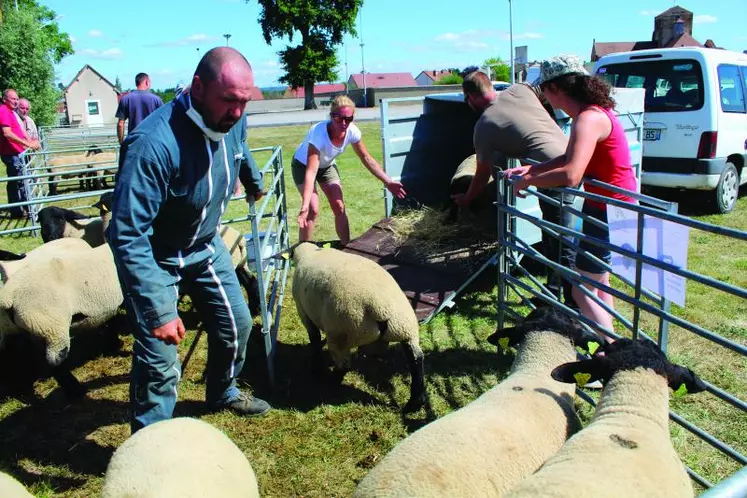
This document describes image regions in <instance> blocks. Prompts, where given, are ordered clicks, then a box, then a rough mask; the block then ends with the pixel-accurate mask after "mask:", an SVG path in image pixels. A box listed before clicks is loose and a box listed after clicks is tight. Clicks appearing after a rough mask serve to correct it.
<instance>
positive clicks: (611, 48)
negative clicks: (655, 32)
mask: <svg viewBox="0 0 747 498" xmlns="http://www.w3.org/2000/svg"><path fill="white" fill-rule="evenodd" d="M647 48H656V42H653V41H637V42H596V43H594V47H593V48H592V54H591V58H592V61H595V60H597V59H599V58H600V57H603V56H605V55H609V54H616V53H618V52H630V51H631V50H645V49H647ZM594 56H596V58H595V57H594Z"/></svg>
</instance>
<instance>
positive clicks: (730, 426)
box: [0, 123, 747, 497]
mask: <svg viewBox="0 0 747 498" xmlns="http://www.w3.org/2000/svg"><path fill="white" fill-rule="evenodd" d="M360 127H361V129H362V131H363V136H364V139H365V141H366V145H367V147H368V149H369V150H370V151H371V152H372V154H373V155H374V156H375V157H376V158H377V159H379V160H380V159H381V146H380V129H379V124H378V123H363V124H361V125H360ZM306 129H307V127H306V126H302V127H282V128H263V129H258V130H253V131H250V145H251V146H252V147H260V146H267V145H281V146H282V147H283V158H284V162H285V164H286V165H289V164H290V160H291V158H292V154H293V151H294V149H295V147H296V145H297V144H298V143H299V142H300V140H301V139H302V138H303V136H304V134H305V132H306ZM266 157H267V154H266V153H261V154H258V155H257V160H258V162H259V163H262V162H263V161H264V160H266ZM339 165H340V170H341V175H342V179H343V185H344V189H345V199H346V204H347V210H348V213H349V216H350V222H351V232H352V236H353V237H356V236H358V235H360V234H361V233H363V232H364V231H365V230H367V229H368V227H370V226H371V225H372V224H373V223H374V222H376V221H378V220H379V219H380V218H382V217H383V198H382V189H381V184H380V183H379V182H378V181H377V180H376V179H375V178H373V177H372V176H371V175H370V174H368V172H367V171H366V170H365V168H364V167H363V166H362V165H361V164H360V162H359V161H358V159H357V157H356V156H355V155H354V153H353V152H352V151H347V152H346V153H345V154H344V156H343V157H342V159H341V160H339ZM286 181H287V185H288V189H287V194H288V209H289V213H290V217H289V221H290V226H291V236H292V240H295V239H296V234H297V225H296V222H295V216H296V213H297V212H298V206H299V200H300V196H299V195H298V193H297V191H296V190H295V188H294V187H292V180H291V178H290V172H288V175H287V177H286ZM0 196H2V197H0V199H3V198H4V192H2V193H1V194H0ZM690 204H692V203H690ZM244 209H245V208H244V206H242V204H241V203H240V202H237V203H234V204H233V206H232V208H231V210H232V212H231V213H229V214H230V215H234V214H240V213H242V212H243V210H244ZM687 209H690V211H691V213H692V214H694V215H697V216H698V218H701V219H704V220H706V221H709V222H712V223H718V224H722V225H725V226H730V227H733V228H738V229H741V230H747V198H742V199H741V200H740V201H739V204H738V207H737V209H736V210H735V211H734V212H733V213H731V214H729V215H725V216H705V215H700V214H698V213H697V212H696V211H695V210H693V209H694V208H687ZM2 223H5V221H4V220H3V222H2ZM0 226H2V225H0ZM318 227H319V229H318V232H317V237H316V238H318V239H320V240H321V239H331V238H335V235H334V226H333V221H332V217H331V215H330V210H329V206H327V205H326V204H323V205H322V215H321V217H320V219H319V222H318ZM39 242H40V240H39V239H34V238H32V237H28V236H15V237H5V238H1V239H0V246H1V247H2V248H3V249H6V250H12V251H18V252H22V251H26V250H28V249H30V248H32V247H34V246H35V245H37V244H38V243H39ZM688 264H689V268H690V269H692V270H694V271H697V272H700V273H703V274H705V275H709V276H711V277H713V278H717V279H719V280H722V281H726V282H730V283H732V284H734V285H738V286H740V287H743V288H744V287H747V244H745V243H741V242H735V241H731V240H727V239H724V238H723V237H718V236H715V235H710V234H705V233H697V232H694V233H692V234H691V236H690V251H689V263H688ZM495 298H496V295H495V292H493V293H472V294H468V295H465V296H464V297H463V298H462V299H460V300H459V302H458V304H457V306H456V307H455V309H454V310H452V311H449V312H444V313H442V314H440V315H438V316H437V317H436V318H435V319H434V320H432V321H431V322H429V323H428V324H426V325H423V326H422V328H421V344H422V346H423V350H424V351H425V354H426V359H425V365H426V367H425V368H426V383H427V388H428V395H429V397H430V401H431V408H430V409H429V410H421V411H420V412H417V413H415V414H412V415H410V416H403V415H402V414H401V412H400V408H401V407H402V406H404V404H405V402H406V401H407V398H408V395H409V374H408V370H407V366H406V363H405V358H404V355H403V354H402V353H401V352H400V350H399V349H396V348H394V347H392V348H390V350H389V352H388V354H387V355H385V356H381V357H377V356H368V355H358V356H357V357H356V358H355V359H354V362H353V371H352V372H351V373H349V374H348V375H347V376H346V378H345V382H344V384H343V385H342V386H341V387H339V388H329V387H325V386H324V385H322V384H319V383H318V382H315V380H314V379H313V377H311V376H310V375H309V373H310V358H311V355H310V351H309V347H308V338H307V336H306V332H305V330H304V329H303V327H302V326H301V324H300V322H299V320H298V317H297V314H296V310H295V306H294V305H293V301H292V297H291V296H290V292H288V294H287V295H286V305H285V308H284V312H283V317H282V321H281V326H280V333H279V343H278V349H277V358H276V372H277V377H278V381H279V389H277V390H275V391H272V390H270V388H269V386H268V383H267V374H266V369H265V364H264V357H263V353H262V348H261V347H260V345H259V342H255V341H253V340H250V346H249V352H248V359H247V363H246V368H245V370H244V372H243V381H244V382H245V384H246V385H247V386H251V389H252V390H253V392H254V393H255V394H256V395H258V396H260V397H262V398H265V399H267V400H268V401H270V403H271V404H272V405H273V407H274V408H275V409H274V410H273V411H272V412H271V413H270V414H269V415H267V416H266V417H264V418H262V419H258V420H247V419H243V418H240V417H236V416H234V415H231V414H228V413H221V414H207V413H205V412H204V410H203V405H202V401H203V399H204V384H202V383H201V382H200V377H201V374H202V371H203V368H204V364H205V358H206V345H205V342H204V341H203V342H201V344H200V346H199V348H198V349H197V352H196V353H195V357H194V359H193V361H192V362H191V363H190V365H189V367H188V369H187V370H186V372H185V375H184V378H183V379H182V382H181V384H180V386H179V403H178V404H177V408H176V414H175V415H177V416H196V417H200V418H202V419H203V420H205V421H207V422H210V423H212V424H214V425H215V426H217V427H219V428H220V429H222V430H223V431H225V432H226V434H228V436H229V437H231V438H232V439H233V441H234V442H236V444H237V445H238V446H239V447H240V448H241V449H242V450H243V451H244V452H245V453H246V455H247V456H248V458H249V459H250V461H251V463H252V466H253V467H254V470H255V472H256V474H257V477H258V480H259V484H260V488H261V494H262V496H267V497H276V496H277V497H286V496H305V497H311V496H347V495H350V493H351V491H352V490H353V489H354V487H355V485H356V483H357V482H358V481H359V480H360V479H361V478H362V477H363V476H364V475H365V474H366V472H367V471H368V470H369V469H370V468H371V467H372V465H374V464H375V462H376V461H377V460H378V459H380V458H381V457H382V456H383V455H385V454H386V453H387V452H388V451H389V450H390V449H391V448H392V447H393V446H394V445H395V444H396V443H397V442H398V441H400V440H401V439H402V438H404V437H405V436H407V434H408V433H410V432H412V431H413V430H415V429H417V428H419V427H421V426H422V425H423V424H425V423H427V422H429V421H431V420H433V419H435V418H436V417H440V416H443V415H444V414H446V413H448V412H450V411H452V410H455V409H457V408H459V407H461V406H463V405H465V404H466V403H468V402H470V401H471V400H473V399H474V398H476V397H477V396H479V395H480V394H481V393H483V392H484V391H486V390H488V389H490V388H491V387H492V386H494V385H495V384H496V382H497V381H498V380H500V379H501V378H503V377H504V376H505V375H506V374H507V371H508V368H509V367H510V364H511V361H512V357H511V356H504V355H500V354H496V352H495V348H494V347H491V346H490V345H489V344H488V343H487V342H486V340H485V339H486V337H487V336H488V335H489V334H490V333H491V332H492V331H493V329H494V327H495ZM512 300H516V296H512ZM618 308H619V309H622V310H624V312H625V315H626V316H628V317H630V316H632V311H631V309H630V308H629V307H628V306H625V305H623V304H622V303H619V306H618ZM674 312H675V313H676V314H677V315H680V316H683V317H685V318H687V319H688V320H691V321H693V322H695V323H697V324H699V325H701V326H703V327H705V328H708V329H710V330H713V331H715V332H717V333H719V334H722V335H724V336H726V337H729V338H731V339H733V340H735V341H738V342H740V343H741V344H747V319H745V317H746V316H747V302H745V300H743V299H739V298H735V297H730V296H727V295H724V294H723V293H721V292H718V291H714V290H713V289H709V288H707V287H705V286H702V285H700V284H693V283H689V284H688V295H687V306H686V308H684V309H680V308H678V307H674ZM184 318H185V324H187V326H188V329H189V332H188V336H187V340H186V341H185V342H184V343H183V345H182V346H180V354H181V355H183V354H184V353H185V352H186V350H187V348H188V347H189V345H190V343H191V341H192V340H193V337H194V332H195V329H196V328H197V325H198V324H197V318H196V316H194V314H193V313H192V312H191V311H190V310H188V309H187V310H185V313H184ZM643 320H644V329H645V330H646V331H647V332H649V333H652V335H655V334H653V333H654V332H655V330H656V326H655V323H654V320H653V319H652V317H648V316H644V317H643ZM618 331H622V327H619V328H618ZM100 343H101V341H100V340H99V339H98V337H97V336H96V335H90V336H89V335H86V336H80V337H78V338H77V339H76V340H75V341H74V343H73V353H72V355H73V357H72V360H73V362H74V364H75V365H76V369H75V370H74V373H75V375H76V376H77V377H78V379H80V380H81V381H82V382H83V383H84V384H85V385H86V387H87V388H88V389H89V396H88V398H87V399H85V400H83V401H81V402H75V403H70V402H68V401H67V400H66V399H65V397H64V396H63V395H62V393H61V391H60V390H59V388H58V386H57V384H56V382H55V381H54V380H51V379H42V380H39V381H38V382H36V384H35V393H36V399H32V400H27V399H23V400H22V399H17V398H13V397H6V398H2V399H0V470H3V471H6V472H9V473H11V474H12V475H14V476H16V477H17V478H19V479H20V480H22V481H23V482H24V483H25V484H26V485H28V486H29V488H30V489H31V491H32V492H34V493H35V494H36V495H37V496H45V497H46V496H66V497H91V496H95V495H96V493H97V492H98V490H99V489H100V486H101V483H102V480H103V474H104V471H105V469H106V465H107V463H108V459H109V457H110V456H111V453H112V452H113V451H114V449H116V447H117V446H118V445H119V444H121V443H122V442H123V441H124V440H125V439H126V438H127V436H128V434H129V427H128V423H127V420H128V418H127V417H128V415H127V399H128V375H129V367H130V360H129V356H128V354H129V351H130V348H131V344H132V341H131V338H130V337H129V336H128V337H125V345H124V347H123V350H122V352H121V354H114V355H112V354H105V353H103V352H102V351H103V348H102V347H101V344H100ZM670 351H671V357H672V358H673V359H674V360H675V361H677V362H681V363H683V364H685V365H687V366H689V367H691V368H692V369H693V370H694V371H695V372H696V373H698V374H700V375H701V376H703V378H705V379H707V380H709V381H710V382H713V383H714V384H716V385H717V386H719V387H721V388H722V389H725V390H727V391H729V392H731V393H733V394H735V395H737V396H738V397H739V398H741V399H743V400H744V399H747V359H745V358H744V357H740V356H738V355H735V354H732V353H730V352H729V351H727V350H725V349H724V348H721V347H719V346H716V345H713V344H711V343H709V342H708V341H705V340H703V339H700V338H698V337H696V336H694V335H693V334H691V333H689V332H684V331H681V330H679V329H678V328H677V327H672V330H671V332H670ZM0 361H2V360H1V359H0ZM1 384H2V379H0V385H1ZM672 407H673V409H675V410H676V411H677V412H678V413H680V414H682V415H683V416H684V417H685V418H687V419H688V420H690V421H691V422H694V423H696V424H697V425H699V426H701V427H703V428H705V429H706V430H708V431H710V432H712V433H713V434H714V435H715V436H717V437H719V438H720V439H722V440H723V441H725V442H727V443H728V444H730V445H732V446H733V447H734V448H735V449H737V450H738V451H740V452H741V453H743V454H745V453H747V438H745V436H744V435H745V434H747V417H746V416H745V414H744V413H743V412H740V411H738V410H736V409H733V408H730V407H729V406H728V405H726V404H725V403H724V402H722V401H720V400H718V399H716V398H715V397H713V396H711V395H709V394H707V393H703V394H698V395H692V396H689V397H684V398H681V399H676V400H673V401H672ZM579 410H580V411H581V413H582V414H583V415H584V417H585V418H587V419H588V416H589V414H590V413H591V410H590V409H589V408H588V406H587V405H584V404H581V403H579ZM672 435H673V441H674V444H675V446H676V447H677V449H678V451H679V453H680V455H681V456H682V457H683V459H684V460H685V462H686V463H688V464H689V465H690V466H692V467H693V468H694V469H695V470H696V471H697V472H699V473H700V474H702V475H703V476H704V477H706V478H707V479H710V480H711V481H714V482H717V481H719V480H720V479H722V478H723V477H725V476H728V475H730V474H732V473H733V472H734V471H735V470H737V468H738V466H737V465H736V464H735V463H733V462H732V461H730V460H728V459H726V458H724V457H722V456H721V455H720V454H719V453H718V452H716V451H715V450H713V449H712V448H711V447H710V446H709V445H707V444H705V443H703V442H701V441H700V440H698V439H697V438H695V437H694V436H692V435H691V434H690V433H689V432H687V431H685V430H683V429H681V428H680V427H679V426H675V425H672ZM588 471H589V472H593V473H594V474H596V475H599V476H601V475H602V473H603V469H588Z"/></svg>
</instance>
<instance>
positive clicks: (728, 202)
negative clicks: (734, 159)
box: [716, 163, 739, 213]
mask: <svg viewBox="0 0 747 498" xmlns="http://www.w3.org/2000/svg"><path fill="white" fill-rule="evenodd" d="M738 195H739V173H737V168H735V167H734V165H733V164H731V163H726V167H725V168H724V171H723V172H722V173H721V178H719V181H718V187H716V206H717V208H718V212H719V213H729V212H731V211H732V210H733V209H734V206H736V205H737V196H738Z"/></svg>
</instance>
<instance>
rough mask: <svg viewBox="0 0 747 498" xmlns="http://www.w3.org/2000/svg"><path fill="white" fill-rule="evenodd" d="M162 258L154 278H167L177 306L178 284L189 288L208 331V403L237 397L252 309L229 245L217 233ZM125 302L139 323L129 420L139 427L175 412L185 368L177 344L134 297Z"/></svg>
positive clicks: (214, 405) (214, 404)
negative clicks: (141, 311) (154, 326)
mask: <svg viewBox="0 0 747 498" xmlns="http://www.w3.org/2000/svg"><path fill="white" fill-rule="evenodd" d="M157 261H158V262H159V266H160V267H161V269H162V270H163V273H162V274H160V275H157V276H155V278H156V279H157V280H158V281H159V282H160V283H163V284H165V288H166V291H167V292H173V295H174V307H175V308H176V305H177V299H178V293H179V289H181V290H182V291H183V292H185V293H187V294H189V295H190V297H191V298H192V303H193V305H194V306H195V308H196V309H197V312H198V314H199V315H200V318H201V319H202V323H203V326H204V327H205V330H206V332H207V339H208V363H207V386H206V396H205V397H206V401H207V403H208V405H209V406H210V407H211V408H217V407H220V406H221V405H224V404H226V403H229V402H230V401H233V400H234V399H235V398H236V397H237V396H238V394H239V390H238V388H237V387H236V377H237V376H238V375H239V373H240V372H241V369H242V367H243V366H244V356H245V353H246V343H247V340H248V339H249V332H250V330H251V315H250V313H249V308H248V306H247V304H246V301H245V300H244V296H243V294H242V293H241V287H240V285H239V281H238V278H237V277H236V271H235V269H234V267H233V263H232V262H231V256H230V254H229V253H228V250H227V249H226V247H225V245H224V244H223V241H222V240H221V239H220V236H219V235H216V236H215V238H213V240H212V241H210V242H209V243H207V244H200V245H199V247H198V248H197V249H196V250H194V251H192V252H188V251H183V252H182V253H180V256H179V257H177V256H174V257H172V258H167V259H163V260H162V259H157ZM125 295H126V294H125ZM125 303H126V307H127V315H128V316H129V317H131V320H130V321H131V323H132V325H133V326H134V329H135V334H134V335H135V345H134V347H133V356H132V376H131V380H130V404H131V410H132V419H131V422H130V425H131V429H132V433H135V432H136V431H137V430H139V429H141V428H143V427H145V426H146V425H149V424H153V423H155V422H158V421H160V420H165V419H169V418H171V416H172V415H173V413H174V406H175V405H176V394H177V392H176V387H177V383H178V382H179V378H180V376H181V368H180V364H179V360H178V358H177V347H176V346H174V345H169V344H166V343H164V342H162V341H160V340H158V339H156V338H155V337H153V335H152V334H151V330H150V329H149V328H148V327H147V326H146V325H145V322H144V321H143V320H142V318H141V317H139V316H138V315H137V313H136V312H135V310H134V307H133V305H132V301H131V298H126V299H125Z"/></svg>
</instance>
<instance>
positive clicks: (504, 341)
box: [498, 337, 508, 351]
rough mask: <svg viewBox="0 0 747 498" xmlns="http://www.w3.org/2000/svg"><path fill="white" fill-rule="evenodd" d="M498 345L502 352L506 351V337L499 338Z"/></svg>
mask: <svg viewBox="0 0 747 498" xmlns="http://www.w3.org/2000/svg"><path fill="white" fill-rule="evenodd" d="M498 345H499V346H500V347H501V349H502V350H504V351H508V337H501V338H500V339H498Z"/></svg>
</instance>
